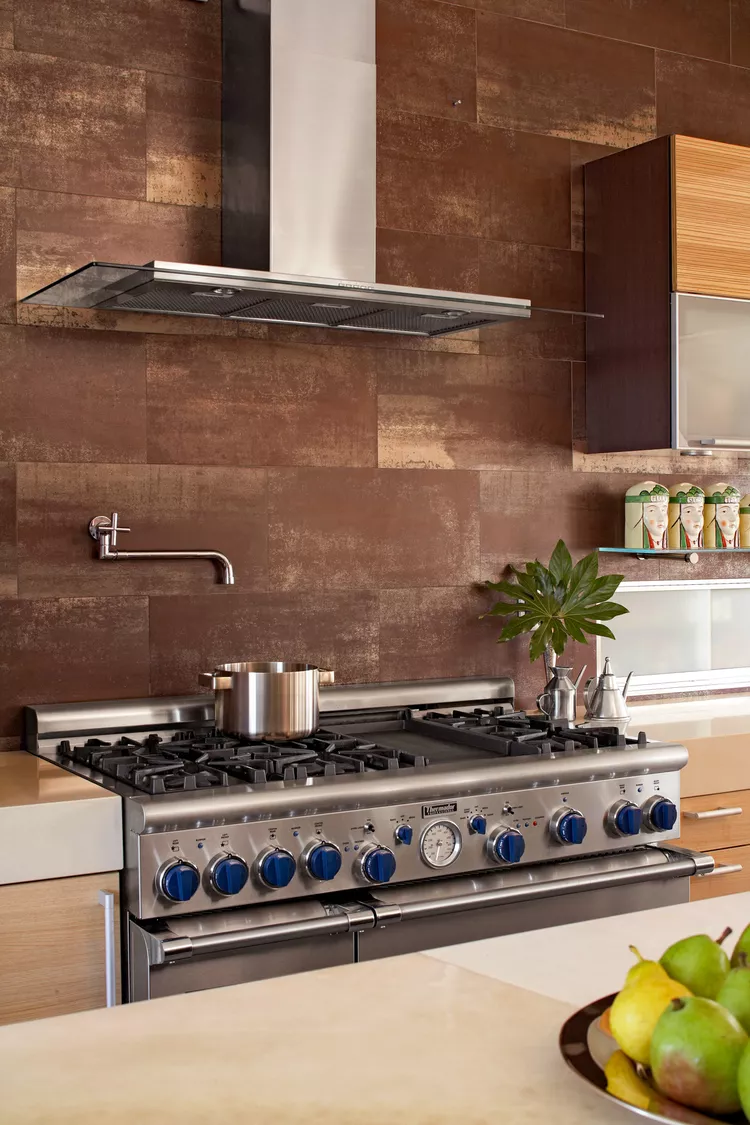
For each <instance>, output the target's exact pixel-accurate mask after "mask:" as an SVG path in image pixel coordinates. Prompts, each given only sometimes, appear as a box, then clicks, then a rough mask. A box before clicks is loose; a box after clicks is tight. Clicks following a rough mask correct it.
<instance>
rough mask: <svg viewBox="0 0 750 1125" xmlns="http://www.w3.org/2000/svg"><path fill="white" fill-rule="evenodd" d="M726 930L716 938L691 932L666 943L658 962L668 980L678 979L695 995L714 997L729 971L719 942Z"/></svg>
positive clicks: (726, 932)
mask: <svg viewBox="0 0 750 1125" xmlns="http://www.w3.org/2000/svg"><path fill="white" fill-rule="evenodd" d="M731 932H732V931H731V930H730V929H728V928H727V929H726V930H725V931H724V933H723V934H722V935H721V937H720V938H718V939H717V941H714V940H713V938H710V937H709V936H708V934H694V935H693V936H692V937H686V938H682V940H681V941H676V942H675V943H674V945H670V947H669V949H667V950H666V951H665V952H664V953H663V954H662V956H661V960H660V962H659V964H660V965H661V966H662V968H663V969H664V970H665V971H666V973H667V974H668V976H670V977H671V978H672V980H678V981H679V982H680V984H684V985H685V987H686V988H689V989H690V991H691V992H692V993H693V994H694V995H695V996H705V997H706V998H707V999H708V1000H715V999H716V994H717V992H718V991H719V989H720V988H721V986H722V984H723V983H724V980H725V978H726V976H727V973H728V972H729V958H728V957H727V955H726V953H725V952H724V950H723V949H722V948H721V943H722V942H723V941H724V940H725V938H727V937H728V936H729V934H731Z"/></svg>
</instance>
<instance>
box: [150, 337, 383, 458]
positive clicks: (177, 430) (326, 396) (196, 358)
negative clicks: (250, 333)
mask: <svg viewBox="0 0 750 1125" xmlns="http://www.w3.org/2000/svg"><path fill="white" fill-rule="evenodd" d="M147 348H148V395H149V401H148V418H149V460H150V461H152V462H158V461H162V462H169V463H174V464H183V465H184V464H193V465H195V464H198V465H199V464H206V463H208V464H214V465H217V464H218V465H374V464H376V457H377V450H376V443H377V419H376V401H375V365H374V359H373V357H372V356H371V355H370V354H369V353H368V352H367V351H365V350H363V349H355V348H332V347H329V348H325V347H309V346H308V347H302V346H297V345H288V346H287V345H283V344H275V343H266V342H264V341H255V340H218V339H217V340H199V339H193V340H184V341H182V342H181V344H180V347H179V349H177V348H176V347H175V344H174V342H173V341H172V340H167V339H159V338H157V337H152V338H151V339H150V340H149V341H148V345H147Z"/></svg>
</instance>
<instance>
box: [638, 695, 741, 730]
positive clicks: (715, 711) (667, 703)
mask: <svg viewBox="0 0 750 1125" xmlns="http://www.w3.org/2000/svg"><path fill="white" fill-rule="evenodd" d="M628 710H629V712H630V715H631V721H630V727H629V730H628V733H629V734H632V733H633V732H637V731H639V730H645V731H646V734H647V735H648V736H649V738H653V739H658V740H660V741H669V740H672V741H676V742H685V741H686V740H687V741H691V740H694V739H704V738H726V737H727V736H733V735H742V734H750V694H748V693H746V692H741V693H737V694H735V695H706V696H699V697H693V698H686V699H677V700H659V701H658V702H653V703H648V702H646V701H640V702H636V701H635V700H634V701H633V702H631V703H629V704H628Z"/></svg>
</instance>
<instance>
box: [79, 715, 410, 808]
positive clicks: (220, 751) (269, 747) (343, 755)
mask: <svg viewBox="0 0 750 1125" xmlns="http://www.w3.org/2000/svg"><path fill="white" fill-rule="evenodd" d="M58 752H59V753H60V754H61V755H62V756H63V757H66V758H72V759H73V761H76V762H80V763H81V764H82V765H86V766H89V767H90V768H91V769H94V770H99V771H100V772H101V773H104V774H107V776H109V777H114V778H117V779H118V780H121V781H127V782H128V783H129V784H130V785H132V786H134V787H135V788H136V789H141V790H143V791H144V792H145V793H150V794H152V795H156V794H160V793H177V792H180V793H183V792H188V791H191V790H195V789H214V788H221V787H225V786H228V785H233V784H240V783H242V782H244V783H246V784H251V785H265V784H266V782H268V781H285V782H286V781H306V780H307V779H308V778H311V777H336V776H338V775H340V774H345V773H371V772H376V771H381V770H399V769H404V768H408V767H412V768H416V769H424V768H425V767H426V766H427V765H428V764H429V763H428V759H427V758H425V757H423V756H422V755H419V754H410V753H407V752H406V751H401V750H393V749H389V748H388V747H384V746H379V745H378V744H377V743H376V742H369V741H365V740H363V739H359V738H354V737H352V736H349V735H343V734H335V733H332V732H331V733H329V732H327V731H318V733H317V734H314V735H312V736H311V737H310V738H303V739H300V740H299V741H295V742H279V743H267V742H250V743H243V742H242V741H240V740H239V739H235V738H229V737H227V736H226V735H223V734H221V733H220V732H218V731H215V730H210V731H203V732H200V733H199V732H196V731H192V730H188V731H180V732H179V733H178V734H175V735H173V736H172V738H171V739H170V741H169V742H166V743H165V742H163V740H162V739H161V738H160V737H159V736H158V735H157V734H150V735H148V737H147V738H144V739H143V740H142V741H141V742H138V741H136V740H135V739H132V738H128V737H127V736H125V735H122V736H121V737H120V738H118V739H117V741H116V742H105V741H103V740H102V739H100V738H89V739H88V740H87V741H86V742H85V743H84V744H83V745H82V746H71V744H70V741H69V740H68V739H65V740H64V741H63V742H61V743H60V745H59V746H58Z"/></svg>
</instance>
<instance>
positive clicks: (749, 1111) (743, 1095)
mask: <svg viewBox="0 0 750 1125" xmlns="http://www.w3.org/2000/svg"><path fill="white" fill-rule="evenodd" d="M737 1092H738V1094H739V1096H740V1102H741V1103H742V1112H743V1113H744V1114H745V1117H747V1118H748V1119H750V1044H749V1045H748V1046H747V1047H745V1050H744V1051H743V1052H742V1058H741V1059H740V1065H739V1068H738V1070H737Z"/></svg>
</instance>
